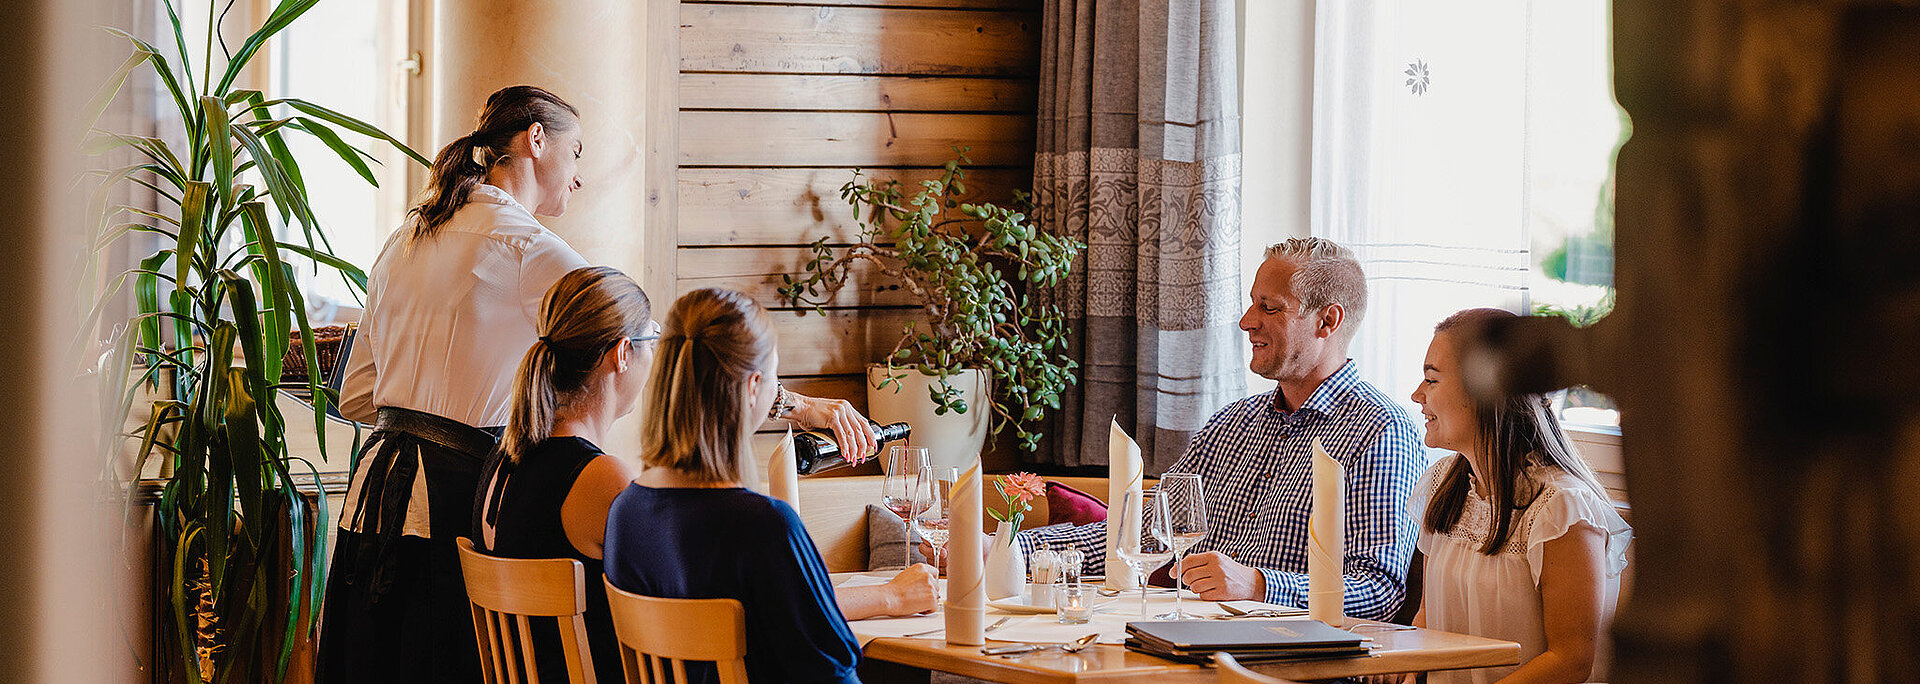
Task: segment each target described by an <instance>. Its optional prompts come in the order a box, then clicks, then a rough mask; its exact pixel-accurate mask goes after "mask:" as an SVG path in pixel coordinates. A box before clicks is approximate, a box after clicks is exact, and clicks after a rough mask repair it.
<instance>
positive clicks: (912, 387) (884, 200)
mask: <svg viewBox="0 0 1920 684" xmlns="http://www.w3.org/2000/svg"><path fill="white" fill-rule="evenodd" d="M954 151H955V153H956V155H957V156H958V158H957V159H956V160H954V161H950V162H947V164H946V169H945V172H944V173H943V174H942V175H941V176H940V178H938V179H934V180H927V181H924V182H922V183H920V185H919V186H918V188H917V190H915V191H913V192H911V193H909V192H908V190H907V188H906V187H905V186H903V185H901V184H900V183H899V182H898V181H894V180H881V179H874V178H869V177H866V176H863V175H862V174H861V173H860V172H858V171H855V172H854V178H853V179H852V180H850V181H848V182H847V184H846V185H844V186H841V188H840V198H841V199H843V200H845V201H846V202H847V203H848V204H849V205H852V207H853V209H854V220H855V222H856V225H857V227H858V228H859V242H857V243H855V244H853V245H850V246H847V247H841V248H835V247H830V246H828V244H827V238H825V237H822V238H820V239H819V240H816V241H815V242H814V243H813V253H814V256H813V258H812V259H811V260H810V261H808V262H807V264H806V266H805V271H804V272H803V273H800V274H795V275H785V276H782V280H783V282H784V283H785V284H784V285H783V286H782V287H781V288H780V295H781V296H782V297H784V298H785V299H786V300H787V301H789V302H792V303H794V304H796V305H799V306H809V307H813V308H814V310H816V311H820V312H822V313H824V310H823V309H822V308H821V307H822V306H823V305H825V304H826V303H827V302H829V301H831V299H832V296H833V294H834V293H835V292H836V291H838V290H839V289H840V288H841V287H843V286H845V285H846V283H847V280H848V275H849V272H850V269H852V267H853V265H854V264H856V263H863V262H864V263H867V264H870V265H871V266H872V268H874V269H876V270H878V271H879V272H880V273H883V274H885V275H886V276H888V277H891V278H893V279H895V280H898V281H899V282H900V284H901V285H902V286H903V287H905V288H906V290H907V291H909V292H911V293H912V294H913V296H914V298H915V299H917V300H918V301H919V303H920V309H921V311H922V312H924V313H925V314H926V320H925V321H924V322H923V324H921V325H916V324H915V323H908V324H907V325H906V327H905V329H904V330H903V331H902V333H903V334H902V336H901V339H900V342H899V343H898V344H896V345H895V346H894V348H893V350H892V351H891V352H890V353H888V354H887V357H886V359H885V360H884V361H883V362H882V363H877V364H874V366H873V367H872V368H871V369H870V370H869V373H868V393H867V396H868V410H869V412H870V413H872V414H873V417H874V418H875V419H876V420H879V421H881V422H883V423H885V422H891V421H895V420H905V421H907V422H908V423H911V424H912V425H913V429H914V433H913V434H914V442H915V443H916V444H924V445H927V446H928V447H930V448H931V449H932V450H933V453H932V454H931V455H932V458H933V460H934V462H936V463H941V464H945V465H957V464H959V463H962V462H964V461H966V460H968V459H970V458H971V457H972V456H974V455H978V454H979V453H980V450H981V448H982V446H983V445H984V443H985V440H986V437H987V435H988V433H989V432H990V433H992V434H999V433H1000V431H1002V430H1004V429H1006V428H1008V427H1011V428H1013V430H1014V434H1015V436H1016V437H1017V438H1018V440H1019V444H1020V448H1021V449H1022V450H1024V451H1027V452H1032V451H1033V450H1034V449H1035V448H1037V446H1038V444H1039V441H1040V432H1039V431H1038V429H1037V427H1036V423H1037V422H1038V421H1039V420H1040V419H1042V418H1043V417H1045V415H1046V413H1047V411H1048V410H1050V409H1058V408H1060V393H1061V391H1062V390H1064V389H1066V387H1067V386H1068V385H1070V384H1072V383H1074V382H1075V381H1076V378H1075V376H1074V373H1073V371H1074V370H1075V369H1076V368H1077V367H1078V366H1077V364H1075V363H1074V361H1073V360H1072V359H1069V358H1068V357H1067V353H1066V352H1067V349H1066V343H1065V339H1066V326H1065V321H1064V317H1063V316H1062V314H1061V312H1060V310H1059V308H1058V307H1055V306H1052V305H1048V304H1042V303H1039V302H1037V301H1036V300H1035V299H1034V298H1033V296H1032V295H1033V294H1034V293H1032V292H1030V290H1032V289H1033V288H1046V287H1052V286H1055V285H1058V284H1059V283H1060V281H1061V279H1062V278H1064V277H1065V276H1066V275H1067V272H1068V270H1070V269H1071V268H1072V267H1073V259H1074V256H1075V255H1076V254H1078V253H1079V252H1080V251H1081V250H1084V249H1086V245H1085V244H1084V243H1082V242H1080V241H1078V240H1075V239H1073V238H1071V237H1066V236H1061V235H1054V234H1050V233H1047V232H1045V231H1043V230H1040V229H1039V227H1038V226H1036V225H1034V224H1033V222H1032V221H1031V220H1030V219H1029V218H1028V216H1027V215H1026V213H1024V212H1025V211H1027V210H1030V209H1031V208H1032V205H1031V202H1030V201H1029V199H1028V196H1027V195H1026V193H1022V192H1018V191H1016V192H1015V193H1014V197H1013V205H1014V207H1015V208H1006V207H1001V206H998V205H994V204H987V203H972V202H962V201H960V199H959V196H961V195H965V194H966V192H967V186H966V172H965V171H964V170H963V168H962V167H963V165H964V164H967V163H969V160H968V159H967V157H966V151H967V150H966V148H955V150H954ZM903 390H904V391H903ZM923 398H924V400H923ZM983 405H984V406H985V407H986V408H985V409H984V410H979V409H980V407H982V406H983Z"/></svg>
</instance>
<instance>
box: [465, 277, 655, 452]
mask: <svg viewBox="0 0 1920 684" xmlns="http://www.w3.org/2000/svg"><path fill="white" fill-rule="evenodd" d="M652 316H653V305H652V303H651V302H649V301H648V300H647V293H646V292H643V291H641V290H640V286H639V285H637V284H635V283H634V282H633V279H632V278H629V277H627V274H625V273H621V272H620V271H619V270H616V269H612V268H608V267H605V266H588V267H585V268H577V269H574V270H573V271H570V272H568V273H567V274H566V275H564V276H561V277H560V282H557V283H554V284H553V287H552V288H549V289H548V290H547V296H546V300H545V301H544V303H543V304H542V305H541V307H540V325H539V327H538V328H537V330H538V331H539V333H540V339H539V340H538V341H536V342H534V343H533V346H532V347H531V348H528V349H527V353H526V356H523V357H521V359H520V370H519V371H518V372H516V373H515V374H514V379H513V403H512V404H511V405H510V406H509V407H508V413H507V429H506V432H505V433H504V434H503V435H502V436H501V438H500V450H501V451H503V452H505V453H506V456H507V458H508V460H511V461H512V462H514V463H519V462H520V458H521V457H522V456H525V455H526V454H527V452H529V451H531V450H532V449H533V447H534V445H536V444H539V443H540V442H541V441H543V440H545V439H546V438H547V437H549V436H551V435H552V434H553V425H554V421H555V420H556V415H555V414H556V413H557V412H558V411H559V408H560V406H561V405H563V404H566V403H568V402H571V401H574V400H577V399H578V398H579V397H580V395H582V394H583V393H584V390H586V389H587V381H588V380H589V379H591V377H592V375H593V368H594V366H595V365H596V364H598V363H599V362H600V357H601V356H603V355H605V354H606V353H607V350H608V349H612V348H613V345H616V344H622V343H625V342H626V341H627V339H628V338H631V337H638V336H640V335H644V334H646V332H647V320H648V319H650V318H652Z"/></svg>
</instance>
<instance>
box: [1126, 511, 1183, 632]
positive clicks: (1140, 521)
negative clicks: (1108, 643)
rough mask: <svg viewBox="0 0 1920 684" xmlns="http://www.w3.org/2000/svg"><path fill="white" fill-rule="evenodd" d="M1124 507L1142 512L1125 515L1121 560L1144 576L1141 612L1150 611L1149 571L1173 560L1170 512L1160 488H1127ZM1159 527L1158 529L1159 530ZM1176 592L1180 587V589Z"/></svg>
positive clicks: (1141, 585)
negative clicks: (1168, 540)
mask: <svg viewBox="0 0 1920 684" xmlns="http://www.w3.org/2000/svg"><path fill="white" fill-rule="evenodd" d="M1123 501H1124V504H1123V506H1122V507H1121V509H1120V510H1122V511H1126V512H1127V513H1129V514H1132V513H1135V512H1137V513H1139V516H1138V517H1132V518H1128V519H1125V520H1124V522H1122V523H1121V528H1120V548H1119V549H1118V552H1119V554H1120V560H1123V561H1126V563H1127V567H1130V568H1133V574H1135V575H1137V576H1139V578H1140V615H1141V617H1145V616H1146V615H1147V575H1148V573H1151V572H1153V571H1154V569H1156V568H1159V567H1160V566H1162V565H1166V564H1167V561H1170V560H1173V549H1171V548H1169V547H1168V546H1167V545H1166V543H1165V542H1163V541H1160V540H1161V539H1163V538H1165V537H1166V529H1167V514H1166V510H1165V508H1163V507H1162V506H1161V505H1160V492H1159V491H1158V490H1154V489H1149V490H1146V491H1142V492H1127V494H1126V497H1125V498H1124V499H1123ZM1155 530H1158V531H1157V532H1156V531H1155ZM1175 591H1176V592H1178V591H1179V590H1178V589H1176V590H1175Z"/></svg>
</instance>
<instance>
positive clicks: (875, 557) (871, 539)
mask: <svg viewBox="0 0 1920 684" xmlns="http://www.w3.org/2000/svg"><path fill="white" fill-rule="evenodd" d="M925 562H927V558H926V556H922V555H920V538H919V537H918V536H917V535H916V536H915V537H914V538H913V543H912V544H908V543H907V521H905V520H901V519H900V516H897V515H894V514H893V511H889V510H887V509H886V508H883V507H881V506H880V505H879V504H867V569H868V570H878V569H880V568H903V567H906V566H908V565H912V564H914V563H925Z"/></svg>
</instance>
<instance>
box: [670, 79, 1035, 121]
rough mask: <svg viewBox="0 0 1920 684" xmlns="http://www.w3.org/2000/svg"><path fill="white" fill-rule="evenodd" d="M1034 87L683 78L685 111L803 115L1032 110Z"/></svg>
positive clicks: (1028, 82) (1021, 82)
mask: <svg viewBox="0 0 1920 684" xmlns="http://www.w3.org/2000/svg"><path fill="white" fill-rule="evenodd" d="M1036 87H1037V86H1036V84H1035V83H1034V82H1033V80H1032V79H1020V78H941V77H920V76H841V75H808V74H745V73H727V74H717V73H701V74H681V76H680V107H681V108H683V109H740V110H767V109H786V110H803V111H828V110H832V111H922V112H938V111H944V112H1013V113H1022V114H1025V113H1030V112H1033V111H1034V103H1035V97H1036V92H1035V88H1036Z"/></svg>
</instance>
